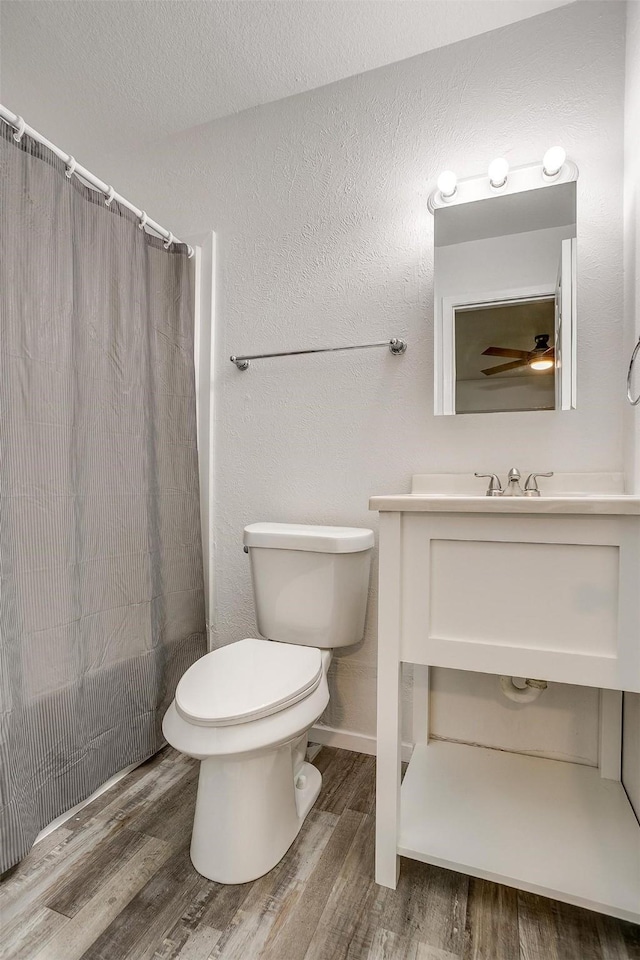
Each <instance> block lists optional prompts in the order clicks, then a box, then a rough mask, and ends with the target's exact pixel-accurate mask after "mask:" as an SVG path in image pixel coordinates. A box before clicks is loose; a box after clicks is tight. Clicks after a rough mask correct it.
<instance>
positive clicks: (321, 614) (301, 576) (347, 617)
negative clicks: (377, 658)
mask: <svg viewBox="0 0 640 960" xmlns="http://www.w3.org/2000/svg"><path fill="white" fill-rule="evenodd" d="M373 544H374V536H373V531H372V530H363V529H360V528H359V527H319V526H318V527H317V526H313V525H310V524H301V523H252V524H250V525H249V526H248V527H245V529H244V545H245V549H246V550H248V553H249V560H250V564H251V579H252V582H253V597H254V602H255V609H256V618H257V623H258V630H259V632H260V634H261V635H262V636H263V637H266V638H268V639H269V640H279V641H280V642H282V643H297V644H300V645H301V646H310V647H324V648H331V647H343V646H347V645H348V644H352V643H358V641H359V640H361V639H362V634H363V633H364V618H365V613H366V610H367V594H368V590H369V572H370V568H371V552H372V549H373Z"/></svg>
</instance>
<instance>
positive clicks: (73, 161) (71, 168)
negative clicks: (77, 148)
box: [64, 156, 77, 180]
mask: <svg viewBox="0 0 640 960" xmlns="http://www.w3.org/2000/svg"><path fill="white" fill-rule="evenodd" d="M76 167H77V163H76V158H75V157H72V156H70V157H69V160H68V163H67V169H66V170H65V172H64V175H65V177H66V178H67V180H71V177H72V176H73V171H74V170H75V168H76Z"/></svg>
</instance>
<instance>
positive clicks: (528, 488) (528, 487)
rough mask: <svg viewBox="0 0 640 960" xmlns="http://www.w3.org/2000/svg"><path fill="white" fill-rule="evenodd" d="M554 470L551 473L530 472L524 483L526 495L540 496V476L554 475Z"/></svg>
mask: <svg viewBox="0 0 640 960" xmlns="http://www.w3.org/2000/svg"><path fill="white" fill-rule="evenodd" d="M552 476H553V470H552V471H551V472H550V473H530V474H529V476H528V477H527V479H526V481H525V485H524V495H525V497H539V496H540V490H539V488H538V477H552Z"/></svg>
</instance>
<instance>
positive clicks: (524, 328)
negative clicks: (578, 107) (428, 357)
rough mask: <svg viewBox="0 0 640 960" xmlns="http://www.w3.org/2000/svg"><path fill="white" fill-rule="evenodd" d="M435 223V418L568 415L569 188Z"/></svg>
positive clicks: (482, 206)
mask: <svg viewBox="0 0 640 960" xmlns="http://www.w3.org/2000/svg"><path fill="white" fill-rule="evenodd" d="M434 219H435V258H434V264H435V278H434V296H435V304H434V307H435V310H434V319H435V331H434V333H435V336H434V341H435V364H434V370H435V412H436V414H453V413H498V412H505V411H516V410H570V409H571V408H573V407H575V405H576V396H575V394H576V377H575V367H576V184H575V182H571V183H562V184H556V185H552V186H544V187H541V188H539V189H535V190H526V191H523V192H521V193H513V194H509V195H507V196H499V197H491V198H489V199H484V200H478V201H475V202H473V203H459V204H456V205H452V206H451V207H438V208H437V209H436V210H435V213H434Z"/></svg>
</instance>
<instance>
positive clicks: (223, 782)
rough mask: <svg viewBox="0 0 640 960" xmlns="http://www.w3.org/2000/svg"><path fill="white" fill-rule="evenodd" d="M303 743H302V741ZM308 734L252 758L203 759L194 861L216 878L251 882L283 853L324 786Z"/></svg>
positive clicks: (192, 840)
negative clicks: (308, 755)
mask: <svg viewBox="0 0 640 960" xmlns="http://www.w3.org/2000/svg"><path fill="white" fill-rule="evenodd" d="M303 744H304V745H303ZM304 746H306V736H304V737H303V738H302V739H301V740H297V741H295V742H293V743H287V744H284V745H283V746H281V747H278V748H276V749H275V750H271V751H268V752H266V753H261V754H258V755H257V756H250V757H242V756H239V757H226V758H225V757H208V758H207V759H205V760H202V761H201V763H200V778H199V781H198V796H197V799H196V811H195V817H194V821H193V835H192V838H191V862H192V863H193V865H194V867H195V868H196V870H197V871H198V873H200V874H202V876H204V877H207V878H208V879H209V880H215V881H217V882H218V883H248V882H249V881H250V880H255V879H257V877H261V876H262V875H263V874H265V873H268V872H269V870H271V869H272V868H273V867H275V865H276V864H277V863H278V862H279V861H280V860H281V859H282V857H283V856H284V855H285V853H286V852H287V850H288V849H289V847H290V846H291V844H292V843H293V841H294V840H295V838H296V837H297V835H298V833H299V831H300V827H301V826H302V824H303V822H304V819H305V817H306V816H307V814H308V813H309V810H310V809H311V807H312V806H313V804H314V803H315V801H316V798H317V796H318V794H319V793H320V787H321V786H322V776H321V774H320V771H319V770H317V769H316V768H315V767H314V766H312V765H311V764H310V763H307V762H306V761H302V759H301V758H302V756H303V755H304Z"/></svg>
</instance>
